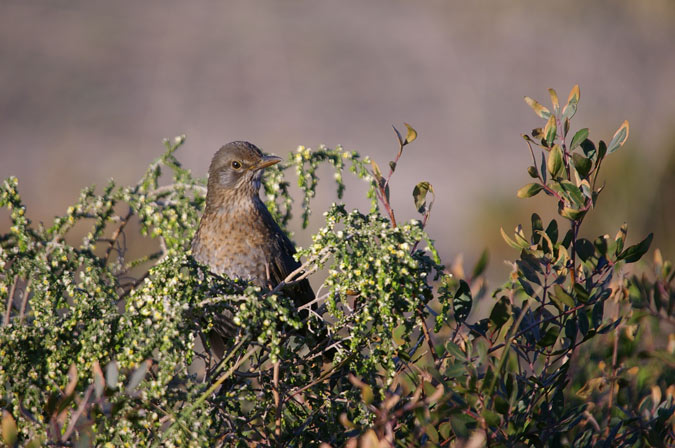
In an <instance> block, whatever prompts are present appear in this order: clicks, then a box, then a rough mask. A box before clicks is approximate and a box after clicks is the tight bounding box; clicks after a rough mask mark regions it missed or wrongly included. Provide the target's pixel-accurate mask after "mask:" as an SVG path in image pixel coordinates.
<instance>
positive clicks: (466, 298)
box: [452, 280, 473, 323]
mask: <svg viewBox="0 0 675 448" xmlns="http://www.w3.org/2000/svg"><path fill="white" fill-rule="evenodd" d="M472 303H473V298H472V297H471V288H469V284H468V283H467V282H465V281H464V280H460V281H459V288H458V289H457V292H456V293H455V297H454V298H453V300H452V308H453V310H454V312H455V320H456V321H457V322H458V323H462V322H464V321H465V320H466V318H467V317H469V313H470V312H471V305H472Z"/></svg>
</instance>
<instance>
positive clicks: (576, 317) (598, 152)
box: [0, 87, 675, 447]
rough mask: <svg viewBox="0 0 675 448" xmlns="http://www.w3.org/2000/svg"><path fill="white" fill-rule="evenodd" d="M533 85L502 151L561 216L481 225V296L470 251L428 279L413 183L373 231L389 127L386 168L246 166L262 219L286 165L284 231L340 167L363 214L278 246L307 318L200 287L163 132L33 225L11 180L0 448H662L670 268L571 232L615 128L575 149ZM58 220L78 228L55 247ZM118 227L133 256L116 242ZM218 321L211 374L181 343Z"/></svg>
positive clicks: (274, 201) (194, 345)
mask: <svg viewBox="0 0 675 448" xmlns="http://www.w3.org/2000/svg"><path fill="white" fill-rule="evenodd" d="M550 93H551V100H552V104H553V106H552V110H549V109H547V108H545V107H544V106H542V105H541V104H539V103H538V102H536V101H534V100H532V99H530V98H526V101H527V103H528V104H529V105H530V106H531V107H532V108H533V109H534V111H535V112H536V113H537V115H539V116H540V117H541V118H542V119H544V120H545V121H546V123H545V126H543V127H542V128H537V129H534V130H533V132H532V133H531V134H530V135H525V136H524V138H525V140H526V143H527V145H528V147H529V149H530V151H531V154H532V161H533V164H532V166H530V167H529V168H528V173H529V175H530V177H531V178H532V183H530V184H528V185H526V186H524V187H523V188H521V189H520V190H519V191H518V193H517V194H518V196H519V197H530V196H534V195H536V194H539V193H541V192H543V193H544V194H546V195H548V196H549V197H550V198H551V199H552V201H553V202H554V203H555V205H556V206H557V210H558V213H559V214H560V216H561V219H559V220H552V221H551V222H549V223H544V222H542V220H541V218H540V217H539V215H537V214H533V215H532V220H531V230H529V231H526V230H525V229H524V228H523V227H522V226H518V227H517V228H516V229H515V234H514V235H512V236H510V235H508V234H507V233H506V232H504V231H502V234H503V236H504V239H505V240H506V242H507V243H508V244H509V245H510V246H512V247H513V248H514V249H516V250H517V251H518V252H517V256H518V258H517V259H516V260H515V261H514V262H513V270H512V272H511V275H510V277H509V279H508V280H507V281H506V282H505V283H504V284H503V285H502V286H500V287H499V288H497V289H496V290H495V291H494V292H493V294H492V295H491V297H490V296H488V295H487V289H486V286H485V279H484V278H483V276H482V275H483V272H484V270H485V266H486V264H487V258H488V257H487V252H484V253H483V255H482V256H481V258H480V261H479V262H478V264H477V265H476V266H475V267H474V268H473V269H472V270H471V275H469V276H465V275H464V274H463V271H464V269H462V268H461V267H460V266H455V268H454V269H452V272H451V271H450V270H448V269H445V268H444V266H443V265H442V264H441V260H440V259H439V256H438V254H437V252H436V250H435V248H434V242H433V241H432V240H431V239H430V238H429V236H428V235H427V233H426V232H425V225H426V223H427V220H428V219H429V217H430V212H431V208H432V205H433V195H434V190H433V187H432V186H431V185H430V184H429V183H428V182H420V183H419V184H418V185H417V186H416V187H415V190H414V191H413V199H414V203H415V207H416V208H417V209H418V211H419V212H420V219H419V220H411V221H409V222H397V221H396V216H395V213H394V211H393V209H392V208H391V205H390V202H389V183H390V181H391V179H392V175H393V174H394V173H395V171H396V169H397V168H398V167H399V163H400V159H401V157H402V156H404V155H405V153H406V152H408V151H409V150H410V149H409V145H410V144H411V143H413V141H414V140H415V138H416V136H417V133H416V132H415V130H414V129H413V128H411V127H410V126H408V125H406V127H407V133H406V135H405V136H403V135H402V134H400V133H399V132H398V131H397V130H396V129H395V130H396V137H397V139H398V144H399V150H398V153H397V155H396V157H395V159H394V161H392V162H390V163H389V170H388V174H387V175H386V176H385V175H384V174H383V173H382V172H381V170H380V168H379V167H378V165H377V164H376V163H375V162H373V161H370V160H369V159H368V158H365V159H362V158H361V157H360V156H359V155H358V154H357V153H355V152H348V151H344V150H343V149H342V148H340V147H338V148H335V149H329V148H326V147H320V148H319V149H317V150H314V151H313V150H310V149H309V148H305V147H300V148H298V151H297V152H296V153H294V154H292V155H291V156H290V157H289V159H288V161H287V162H286V163H285V164H280V165H281V166H277V167H274V168H272V169H270V170H269V172H268V174H267V176H266V178H265V183H264V188H265V194H266V198H267V205H268V207H269V209H270V211H271V212H272V213H273V215H274V216H275V218H276V219H277V220H278V222H279V223H280V225H281V226H282V227H285V226H286V225H287V224H288V222H289V220H290V219H291V217H292V211H293V200H292V198H291V196H290V194H289V186H290V184H289V181H288V180H287V177H286V174H287V173H288V172H289V171H290V170H293V169H294V170H295V173H296V175H297V178H298V185H299V187H300V189H301V192H302V194H303V199H302V203H301V207H300V208H301V214H302V221H303V224H305V225H306V224H307V222H308V219H309V213H310V202H311V199H312V197H313V196H314V194H315V191H316V188H317V185H318V177H317V168H318V166H319V165H320V164H321V163H326V162H327V163H329V164H330V165H332V166H333V167H334V169H335V179H336V180H337V190H338V197H340V198H341V196H342V193H343V191H344V185H343V183H342V179H343V171H344V170H345V169H346V168H347V167H348V169H349V170H350V171H351V172H352V173H353V174H354V175H355V176H358V177H359V178H361V179H364V180H365V181H367V182H368V185H369V189H368V191H367V195H368V197H369V198H370V200H371V203H372V207H371V209H370V210H369V211H368V212H367V213H364V212H361V211H358V210H353V211H348V209H347V207H346V206H345V204H342V203H340V204H333V205H332V206H331V207H330V208H329V209H328V210H327V211H326V212H325V213H324V215H325V226H324V227H323V228H321V229H320V230H319V231H318V232H317V233H316V234H315V235H314V236H313V238H312V244H311V245H310V246H309V247H307V248H305V249H302V250H300V251H299V252H300V256H301V257H302V258H303V259H304V265H303V266H304V271H303V272H298V273H295V274H294V275H292V276H291V277H289V278H288V279H286V282H287V283H288V282H292V281H297V280H298V279H300V278H304V277H306V276H309V275H312V274H313V273H315V272H316V271H317V270H325V271H327V277H326V279H325V281H324V282H323V284H322V286H321V288H320V289H319V290H318V291H317V300H316V303H314V304H308V305H307V306H303V307H302V308H303V309H301V310H296V309H294V307H293V305H292V301H291V300H290V299H289V298H288V297H285V296H284V294H283V290H282V289H281V288H280V287H278V288H275V289H274V290H272V291H269V290H263V289H260V288H258V287H254V286H251V285H248V284H246V283H243V282H241V281H232V280H230V279H227V278H222V277H219V276H216V275H213V274H211V273H209V272H208V270H207V269H205V268H204V267H203V266H201V265H199V264H198V263H196V262H195V261H194V260H193V259H192V258H191V256H190V253H189V247H190V241H191V239H192V236H193V234H194V231H195V229H196V228H197V224H198V219H199V213H200V211H201V209H202V208H203V205H204V194H205V187H204V185H205V183H204V181H203V180H202V179H195V178H193V177H192V175H191V174H190V172H189V171H188V170H185V169H184V168H182V167H181V165H180V163H179V161H178V160H177V158H176V156H175V153H176V151H177V149H178V148H179V147H180V146H181V145H182V144H183V143H184V140H185V138H184V137H177V138H176V139H175V140H173V141H166V142H165V145H166V152H165V153H164V154H163V155H162V156H161V157H160V158H159V159H158V160H157V161H155V162H154V163H153V164H152V165H151V166H150V167H149V169H148V170H147V172H146V173H145V175H144V176H143V177H142V178H141V179H140V181H139V182H138V183H137V184H135V185H131V186H117V185H116V184H115V183H113V182H111V183H110V184H108V185H107V186H106V188H105V189H104V190H103V192H102V193H100V194H97V193H95V190H94V188H87V189H85V190H83V192H82V194H81V196H80V198H79V200H78V202H77V203H76V204H75V205H74V206H72V207H70V208H69V209H68V211H67V213H66V214H65V215H64V216H61V217H57V218H56V219H55V220H54V223H53V224H52V225H51V226H50V227H44V226H42V225H39V226H34V225H32V224H31V222H30V221H29V220H28V219H27V218H26V217H25V206H24V204H23V203H22V201H21V198H20V196H19V194H18V189H17V188H18V181H17V179H16V178H9V179H7V180H5V181H4V183H3V184H2V186H1V187H0V205H1V206H3V207H6V208H8V209H9V210H10V212H11V221H12V226H11V229H10V233H9V234H7V235H2V236H0V303H2V307H1V308H0V309H2V310H3V313H2V319H3V320H2V326H1V327H0V407H2V408H3V417H2V437H3V441H4V443H5V444H7V445H9V446H12V445H15V444H26V445H30V446H40V445H43V444H47V443H50V444H54V445H60V446H71V445H77V446H89V445H96V446H184V445H189V446H214V445H225V446H249V445H256V446H272V445H274V446H311V445H318V444H319V443H320V442H325V443H328V444H330V445H331V446H341V445H344V444H347V445H348V446H356V445H357V444H361V445H360V446H365V447H371V446H372V447H375V446H393V445H397V446H411V445H419V446H422V445H424V446H437V445H443V446H448V445H456V446H460V445H462V444H463V443H465V442H467V441H469V443H471V444H473V445H471V446H480V445H481V444H489V445H490V446H529V445H533V446H542V445H547V446H563V445H565V446H567V445H573V446H599V445H601V444H604V445H605V446H645V445H646V446H668V445H672V443H673V442H674V438H673V428H674V424H675V419H674V417H673V413H674V410H675V404H674V403H673V395H674V394H675V386H674V385H673V384H675V374H674V372H675V369H673V366H674V365H675V356H674V352H675V335H674V334H673V333H672V329H673V323H674V322H675V318H674V317H673V307H674V306H675V292H674V289H673V283H674V276H675V271H674V270H673V268H672V264H671V263H670V262H667V261H663V260H662V258H661V255H660V252H658V250H657V251H655V252H654V262H653V263H652V264H651V265H650V266H649V267H645V268H644V269H643V270H642V272H640V271H637V270H629V269H628V268H627V267H626V265H627V264H630V263H634V262H636V261H638V260H640V259H641V257H642V256H643V255H644V254H645V253H646V252H647V250H648V249H649V246H650V243H651V239H652V236H651V235H649V236H647V237H646V238H645V239H644V240H642V241H641V242H639V243H637V244H635V245H632V246H629V245H628V244H627V229H626V227H625V226H624V227H622V228H621V229H618V233H617V234H616V237H613V238H612V237H610V236H609V235H601V236H599V237H597V238H594V239H587V238H584V237H582V236H581V235H582V233H581V226H582V223H583V221H584V218H585V217H586V215H587V214H588V213H589V212H591V211H592V209H594V208H595V206H596V203H597V199H598V195H599V194H600V192H601V190H602V189H603V186H599V185H597V179H598V173H599V171H600V168H601V166H602V162H603V161H604V159H605V158H606V157H607V156H609V155H610V154H611V153H613V152H614V151H616V150H618V149H619V148H620V147H621V146H622V145H623V144H624V142H625V141H626V139H627V137H628V123H627V122H625V123H624V124H623V125H622V126H621V127H620V128H619V130H618V131H617V132H616V134H615V135H614V136H613V137H612V138H611V139H610V141H609V143H605V142H603V141H600V142H598V143H597V144H595V143H593V142H592V141H591V140H589V139H588V135H589V132H588V129H581V130H579V131H577V132H576V133H574V134H573V135H572V134H571V133H570V132H569V130H570V120H571V119H572V117H573V116H574V114H575V112H576V109H577V105H578V101H579V89H578V87H575V88H574V89H572V92H571V94H570V96H569V99H568V101H567V103H566V104H565V105H564V106H563V107H561V106H560V105H559V103H558V99H557V95H556V94H555V92H554V91H553V90H550ZM163 173H164V174H170V175H171V180H170V181H168V182H166V181H165V182H161V180H162V179H164V178H163V177H162V175H163ZM380 210H383V211H384V213H381V212H380ZM130 224H131V225H130ZM76 226H80V228H83V226H87V228H89V231H88V232H87V233H86V235H85V236H84V238H83V239H82V240H81V241H77V242H73V241H74V238H73V237H72V235H73V233H74V231H73V229H74V228H75V227H76ZM135 227H137V228H138V229H139V230H140V233H141V234H142V235H145V236H149V237H150V238H152V239H154V240H156V241H158V242H159V245H158V247H157V250H156V251H154V252H153V251H152V250H150V249H148V250H146V251H145V253H143V254H140V255H139V254H134V252H138V250H136V251H134V250H131V249H129V248H128V247H127V232H131V231H133V230H130V229H133V228H135ZM479 300H488V301H491V302H492V306H491V311H490V312H489V314H488V315H487V316H472V315H471V310H472V308H473V305H474V304H475V303H476V302H477V301H479ZM299 311H300V312H299ZM303 311H304V312H303ZM222 314H224V315H227V316H229V318H230V319H231V322H233V323H234V325H235V328H236V329H237V331H236V335H235V336H234V337H233V338H232V340H231V341H228V343H229V345H228V347H227V348H226V353H225V355H224V358H223V359H222V360H221V361H218V360H216V359H213V358H212V357H211V356H210V354H209V351H208V350H204V348H203V344H204V343H205V342H203V341H205V340H206V338H205V337H204V335H205V334H206V333H208V331H209V330H210V328H211V327H212V326H213V325H214V321H213V320H214V316H218V315H222ZM299 329H302V330H303V331H298V330H299ZM668 331H670V332H671V333H670V334H669V333H668ZM666 339H667V340H666Z"/></svg>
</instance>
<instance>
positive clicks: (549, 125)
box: [544, 115, 558, 146]
mask: <svg viewBox="0 0 675 448" xmlns="http://www.w3.org/2000/svg"><path fill="white" fill-rule="evenodd" d="M557 131H558V129H557V127H556V124H555V116H553V115H551V116H550V117H549V118H548V121H547V122H546V126H544V138H546V143H548V145H549V146H551V145H552V144H553V141H554V140H555V136H556V132H557Z"/></svg>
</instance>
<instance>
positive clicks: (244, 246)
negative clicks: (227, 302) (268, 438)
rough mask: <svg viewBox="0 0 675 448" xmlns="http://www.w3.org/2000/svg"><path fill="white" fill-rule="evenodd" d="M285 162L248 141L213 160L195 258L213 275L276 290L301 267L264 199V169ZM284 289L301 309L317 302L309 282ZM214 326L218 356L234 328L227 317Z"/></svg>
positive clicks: (226, 147)
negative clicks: (314, 301) (311, 302)
mask: <svg viewBox="0 0 675 448" xmlns="http://www.w3.org/2000/svg"><path fill="white" fill-rule="evenodd" d="M281 160H282V159H281V158H280V157H277V156H273V155H266V154H264V153H263V152H262V151H261V150H260V149H259V148H258V147H257V146H255V145H254V144H252V143H249V142H246V141H234V142H230V143H228V144H226V145H224V146H223V147H221V148H220V149H219V150H218V151H217V152H216V153H215V155H214V156H213V159H212V160H211V164H210V166H209V175H208V181H207V190H206V205H205V209H204V213H203V215H202V217H201V220H200V222H199V227H198V229H197V232H196V233H195V236H194V238H193V240H192V257H193V258H194V259H195V260H196V261H198V262H199V263H201V264H203V265H206V266H207V267H208V268H209V270H210V271H211V272H213V273H214V274H218V275H222V276H226V277H228V278H230V279H233V280H234V279H240V280H244V281H247V282H250V283H252V284H254V285H256V286H260V287H262V288H274V287H276V286H277V285H278V284H279V283H281V282H282V281H283V280H284V279H285V278H286V277H287V276H288V275H289V274H290V273H292V272H293V271H295V270H296V269H297V268H299V267H300V262H299V261H297V260H296V259H295V258H294V254H295V253H296V250H295V246H294V245H293V243H292V242H291V241H290V240H289V238H288V236H286V234H285V233H284V231H283V230H282V229H281V228H280V227H279V225H278V224H277V222H276V221H275V220H274V218H273V217H272V215H271V213H270V212H269V210H268V209H267V207H266V206H265V203H264V202H263V201H262V200H261V199H260V195H259V191H260V186H261V182H262V176H263V171H264V169H265V168H268V167H270V166H272V165H275V164H277V163H279V162H280V161H281ZM283 290H284V292H285V293H286V294H287V295H288V296H289V297H290V298H291V299H292V300H293V303H294V304H295V306H296V307H300V306H302V305H303V304H306V303H308V302H310V301H312V300H313V299H314V292H313V290H312V287H311V286H310V284H309V281H308V280H307V279H303V280H302V281H300V282H297V283H293V284H291V285H288V286H286V287H284V288H283ZM215 323H216V326H215V332H216V333H217V335H218V336H219V337H220V339H221V340H218V338H215V337H214V336H215V335H213V334H211V335H209V342H210V344H211V346H212V348H215V352H216V353H217V354H218V352H222V350H223V349H224V346H223V345H222V344H223V341H222V339H226V338H227V337H231V336H232V332H233V328H234V326H233V325H232V322H231V321H230V320H229V319H228V318H227V317H223V316H220V318H219V319H215ZM212 333H213V332H212ZM219 357H220V356H219Z"/></svg>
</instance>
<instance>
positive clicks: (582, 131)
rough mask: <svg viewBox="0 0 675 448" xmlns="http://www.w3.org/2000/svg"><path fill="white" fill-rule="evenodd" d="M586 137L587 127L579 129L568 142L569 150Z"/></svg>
mask: <svg viewBox="0 0 675 448" xmlns="http://www.w3.org/2000/svg"><path fill="white" fill-rule="evenodd" d="M587 138H588V128H583V129H579V130H578V131H577V133H576V134H574V137H572V142H570V151H572V150H573V149H574V148H576V147H577V146H579V145H580V144H581V142H583V141H584V140H586V139H587Z"/></svg>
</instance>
